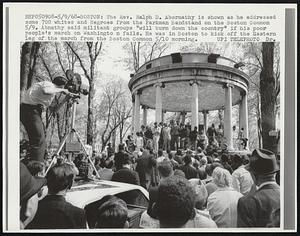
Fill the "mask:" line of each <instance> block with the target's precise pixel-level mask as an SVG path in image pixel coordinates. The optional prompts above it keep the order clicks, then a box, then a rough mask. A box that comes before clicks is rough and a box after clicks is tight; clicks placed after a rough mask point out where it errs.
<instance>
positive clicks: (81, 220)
mask: <svg viewBox="0 0 300 236" xmlns="http://www.w3.org/2000/svg"><path fill="white" fill-rule="evenodd" d="M74 178H75V170H74V166H73V165H71V164H69V163H62V164H60V165H56V166H54V167H52V168H51V169H50V170H49V172H48V174H47V186H48V195H47V196H46V197H45V198H44V199H43V200H41V201H40V202H39V205H38V210H37V213H36V216H35V217H34V219H33V221H32V222H31V223H30V224H29V225H28V229H84V228H86V218H85V212H84V210H83V209H80V208H78V207H75V206H73V205H72V204H71V203H69V202H67V201H66V199H65V197H66V193H67V191H69V190H70V189H71V187H72V184H73V180H74Z"/></svg>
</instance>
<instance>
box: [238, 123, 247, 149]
mask: <svg viewBox="0 0 300 236" xmlns="http://www.w3.org/2000/svg"><path fill="white" fill-rule="evenodd" d="M238 139H239V140H240V145H241V146H242V148H243V149H246V148H247V141H248V139H247V138H246V136H245V131H244V128H243V127H242V128H241V129H240V131H239V134H238Z"/></svg>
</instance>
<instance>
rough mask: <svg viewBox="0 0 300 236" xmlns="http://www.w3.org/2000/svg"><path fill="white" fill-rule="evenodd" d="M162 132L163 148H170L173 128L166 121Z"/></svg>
mask: <svg viewBox="0 0 300 236" xmlns="http://www.w3.org/2000/svg"><path fill="white" fill-rule="evenodd" d="M161 132H162V138H163V150H165V151H166V150H169V149H170V142H171V128H170V127H169V126H168V125H167V124H166V123H165V124H164V126H163V128H162V130H161Z"/></svg>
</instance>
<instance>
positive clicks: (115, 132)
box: [111, 130, 117, 150]
mask: <svg viewBox="0 0 300 236" xmlns="http://www.w3.org/2000/svg"><path fill="white" fill-rule="evenodd" d="M116 139H117V131H116V130H114V131H113V133H112V135H111V146H112V149H113V150H116Z"/></svg>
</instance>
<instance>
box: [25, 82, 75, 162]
mask: <svg viewBox="0 0 300 236" xmlns="http://www.w3.org/2000/svg"><path fill="white" fill-rule="evenodd" d="M67 82H68V80H67V79H66V78H64V77H62V76H57V77H55V78H54V79H53V81H52V82H50V81H42V82H38V83H35V84H33V85H32V86H31V87H30V88H29V89H28V90H26V91H25V93H24V95H23V97H22V100H21V107H20V118H21V122H22V124H23V125H24V127H25V129H26V131H27V134H28V137H29V144H30V158H31V160H36V161H43V160H44V155H45V150H46V140H45V131H44V125H43V121H42V118H41V115H42V111H43V110H44V109H46V108H47V107H49V106H50V104H51V103H52V101H53V99H54V97H55V95H56V94H58V93H64V94H67V95H70V96H72V97H73V96H76V95H75V94H73V93H70V92H69V91H68V90H67V89H65V88H64V87H65V85H66V83H67Z"/></svg>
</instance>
